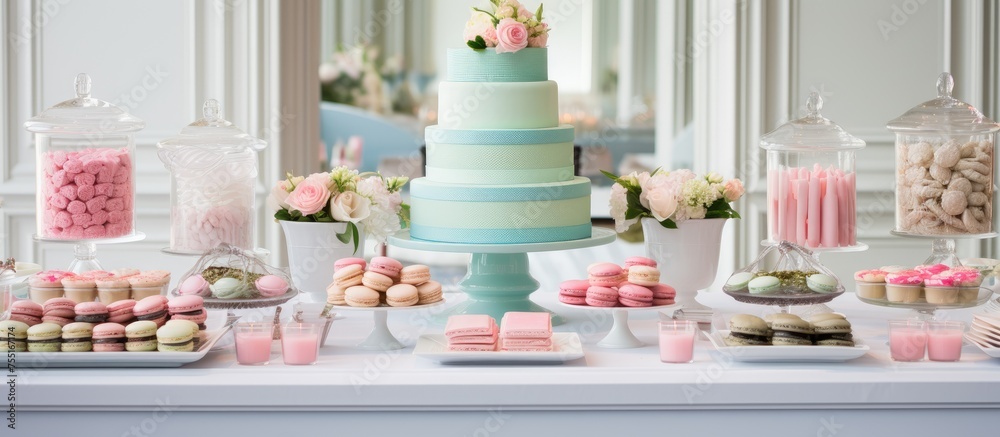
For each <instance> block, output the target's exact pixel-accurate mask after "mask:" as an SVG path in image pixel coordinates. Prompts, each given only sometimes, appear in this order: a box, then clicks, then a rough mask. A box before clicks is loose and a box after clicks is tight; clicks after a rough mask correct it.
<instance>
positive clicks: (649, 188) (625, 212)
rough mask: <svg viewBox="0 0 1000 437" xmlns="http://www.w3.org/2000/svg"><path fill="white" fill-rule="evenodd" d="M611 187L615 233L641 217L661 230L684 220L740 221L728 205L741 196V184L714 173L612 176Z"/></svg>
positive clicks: (674, 172)
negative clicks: (702, 174)
mask: <svg viewBox="0 0 1000 437" xmlns="http://www.w3.org/2000/svg"><path fill="white" fill-rule="evenodd" d="M601 173H604V175H605V176H607V177H608V178H610V179H611V180H613V181H615V184H614V185H612V186H611V201H610V203H611V217H612V218H614V219H615V230H617V231H618V232H625V231H626V230H627V229H628V228H629V227H630V226H632V225H633V224H635V223H636V222H638V221H639V219H640V218H643V217H652V218H653V219H654V220H656V221H658V222H660V224H661V225H663V227H665V228H671V229H674V228H677V225H679V224H681V223H683V222H684V221H685V220H688V219H704V218H709V219H710V218H740V215H739V213H737V212H736V210H734V209H733V206H732V205H730V202H735V201H737V200H739V198H740V197H743V193H744V189H743V182H742V181H740V180H739V179H730V180H728V181H727V180H725V179H723V177H722V175H720V174H718V173H714V172H713V173H709V174H707V175H704V176H698V175H696V174H695V173H694V172H693V171H691V170H687V169H681V170H674V171H669V172H668V171H665V170H660V169H656V170H654V171H653V172H652V173H649V172H642V173H637V172H632V173H630V174H627V175H625V176H615V175H613V174H611V173H608V172H606V171H602V172H601Z"/></svg>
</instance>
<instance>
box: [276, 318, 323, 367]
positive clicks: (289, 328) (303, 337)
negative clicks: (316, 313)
mask: <svg viewBox="0 0 1000 437" xmlns="http://www.w3.org/2000/svg"><path fill="white" fill-rule="evenodd" d="M320 338H321V335H320V327H319V326H318V325H314V324H310V323H291V324H288V325H285V326H284V327H283V328H282V330H281V355H282V358H283V359H284V361H285V364H288V365H309V364H313V363H315V362H316V359H317V357H318V356H319V340H320Z"/></svg>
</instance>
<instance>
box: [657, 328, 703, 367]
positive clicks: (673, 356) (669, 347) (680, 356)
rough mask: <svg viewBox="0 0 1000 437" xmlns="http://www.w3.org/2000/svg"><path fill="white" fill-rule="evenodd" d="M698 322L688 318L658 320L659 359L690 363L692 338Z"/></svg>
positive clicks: (667, 361)
mask: <svg viewBox="0 0 1000 437" xmlns="http://www.w3.org/2000/svg"><path fill="white" fill-rule="evenodd" d="M697 335H698V323H697V322H694V321H690V320H674V321H669V322H660V361H662V362H664V363H690V362H691V361H692V360H693V358H694V340H695V336H697Z"/></svg>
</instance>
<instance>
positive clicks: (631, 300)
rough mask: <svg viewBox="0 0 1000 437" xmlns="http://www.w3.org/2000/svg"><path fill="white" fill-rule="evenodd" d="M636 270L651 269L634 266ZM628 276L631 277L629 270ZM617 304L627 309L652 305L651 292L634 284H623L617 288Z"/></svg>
mask: <svg viewBox="0 0 1000 437" xmlns="http://www.w3.org/2000/svg"><path fill="white" fill-rule="evenodd" d="M636 268H652V267H646V266H636V267H634V268H633V269H636ZM629 275H631V270H630V273H629ZM618 303H620V304H622V305H623V306H627V307H648V306H652V305H653V292H652V291H650V290H649V289H648V288H646V287H643V286H641V285H636V284H625V285H622V286H621V287H618Z"/></svg>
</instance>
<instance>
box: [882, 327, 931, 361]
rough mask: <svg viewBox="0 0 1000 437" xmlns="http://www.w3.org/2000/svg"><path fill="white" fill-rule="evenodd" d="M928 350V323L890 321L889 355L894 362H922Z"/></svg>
mask: <svg viewBox="0 0 1000 437" xmlns="http://www.w3.org/2000/svg"><path fill="white" fill-rule="evenodd" d="M926 350H927V322H923V321H919V320H890V321H889V353H890V356H891V357H892V359H893V360H894V361H920V360H922V359H924V352H925V351H926Z"/></svg>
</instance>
